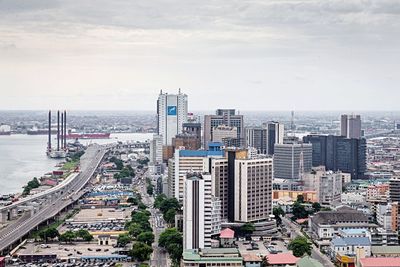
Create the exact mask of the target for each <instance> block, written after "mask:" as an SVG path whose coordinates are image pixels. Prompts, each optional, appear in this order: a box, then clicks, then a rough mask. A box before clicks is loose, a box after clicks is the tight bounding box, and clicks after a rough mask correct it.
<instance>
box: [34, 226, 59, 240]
mask: <svg viewBox="0 0 400 267" xmlns="http://www.w3.org/2000/svg"><path fill="white" fill-rule="evenodd" d="M58 236H60V233H59V232H58V230H57V229H56V228H55V227H50V228H46V229H44V230H42V231H40V232H39V237H40V238H41V239H42V240H44V241H45V242H47V240H48V239H54V238H56V237H58Z"/></svg>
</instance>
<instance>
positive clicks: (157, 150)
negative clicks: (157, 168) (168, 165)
mask: <svg viewBox="0 0 400 267" xmlns="http://www.w3.org/2000/svg"><path fill="white" fill-rule="evenodd" d="M162 147H163V144H162V136H160V135H156V134H155V135H153V139H152V140H151V141H150V163H151V164H154V165H156V164H161V163H162V156H163V155H162V153H163V149H162Z"/></svg>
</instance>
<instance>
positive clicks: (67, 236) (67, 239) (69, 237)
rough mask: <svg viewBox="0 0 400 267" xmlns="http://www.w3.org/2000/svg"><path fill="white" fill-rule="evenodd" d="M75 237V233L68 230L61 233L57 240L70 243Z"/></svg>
mask: <svg viewBox="0 0 400 267" xmlns="http://www.w3.org/2000/svg"><path fill="white" fill-rule="evenodd" d="M75 238H76V235H75V233H74V232H72V231H70V230H68V231H66V232H65V233H63V234H61V235H60V237H59V238H58V240H59V241H60V242H65V243H70V242H71V241H72V240H74V239H75Z"/></svg>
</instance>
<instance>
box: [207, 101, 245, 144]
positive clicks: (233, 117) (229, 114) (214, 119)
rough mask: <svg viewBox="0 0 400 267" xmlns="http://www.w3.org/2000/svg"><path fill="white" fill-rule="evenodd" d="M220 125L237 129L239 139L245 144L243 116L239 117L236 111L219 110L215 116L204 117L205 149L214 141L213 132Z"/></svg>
mask: <svg viewBox="0 0 400 267" xmlns="http://www.w3.org/2000/svg"><path fill="white" fill-rule="evenodd" d="M219 125H226V126H230V127H236V128H237V139H238V140H239V141H240V143H243V142H244V137H245V133H244V123H243V115H237V114H236V112H235V110H234V109H218V110H217V112H216V114H215V115H205V116H204V136H203V138H204V144H203V145H204V147H205V148H206V149H207V148H208V143H209V142H211V141H212V140H213V130H214V128H215V127H217V126H219Z"/></svg>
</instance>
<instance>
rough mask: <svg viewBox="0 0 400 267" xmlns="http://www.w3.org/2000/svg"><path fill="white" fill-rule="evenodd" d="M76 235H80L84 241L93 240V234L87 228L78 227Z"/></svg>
mask: <svg viewBox="0 0 400 267" xmlns="http://www.w3.org/2000/svg"><path fill="white" fill-rule="evenodd" d="M76 237H80V238H82V239H83V240H85V241H86V242H90V241H92V240H93V236H92V235H91V234H90V233H89V231H88V230H85V229H80V230H79V231H78V232H76Z"/></svg>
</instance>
